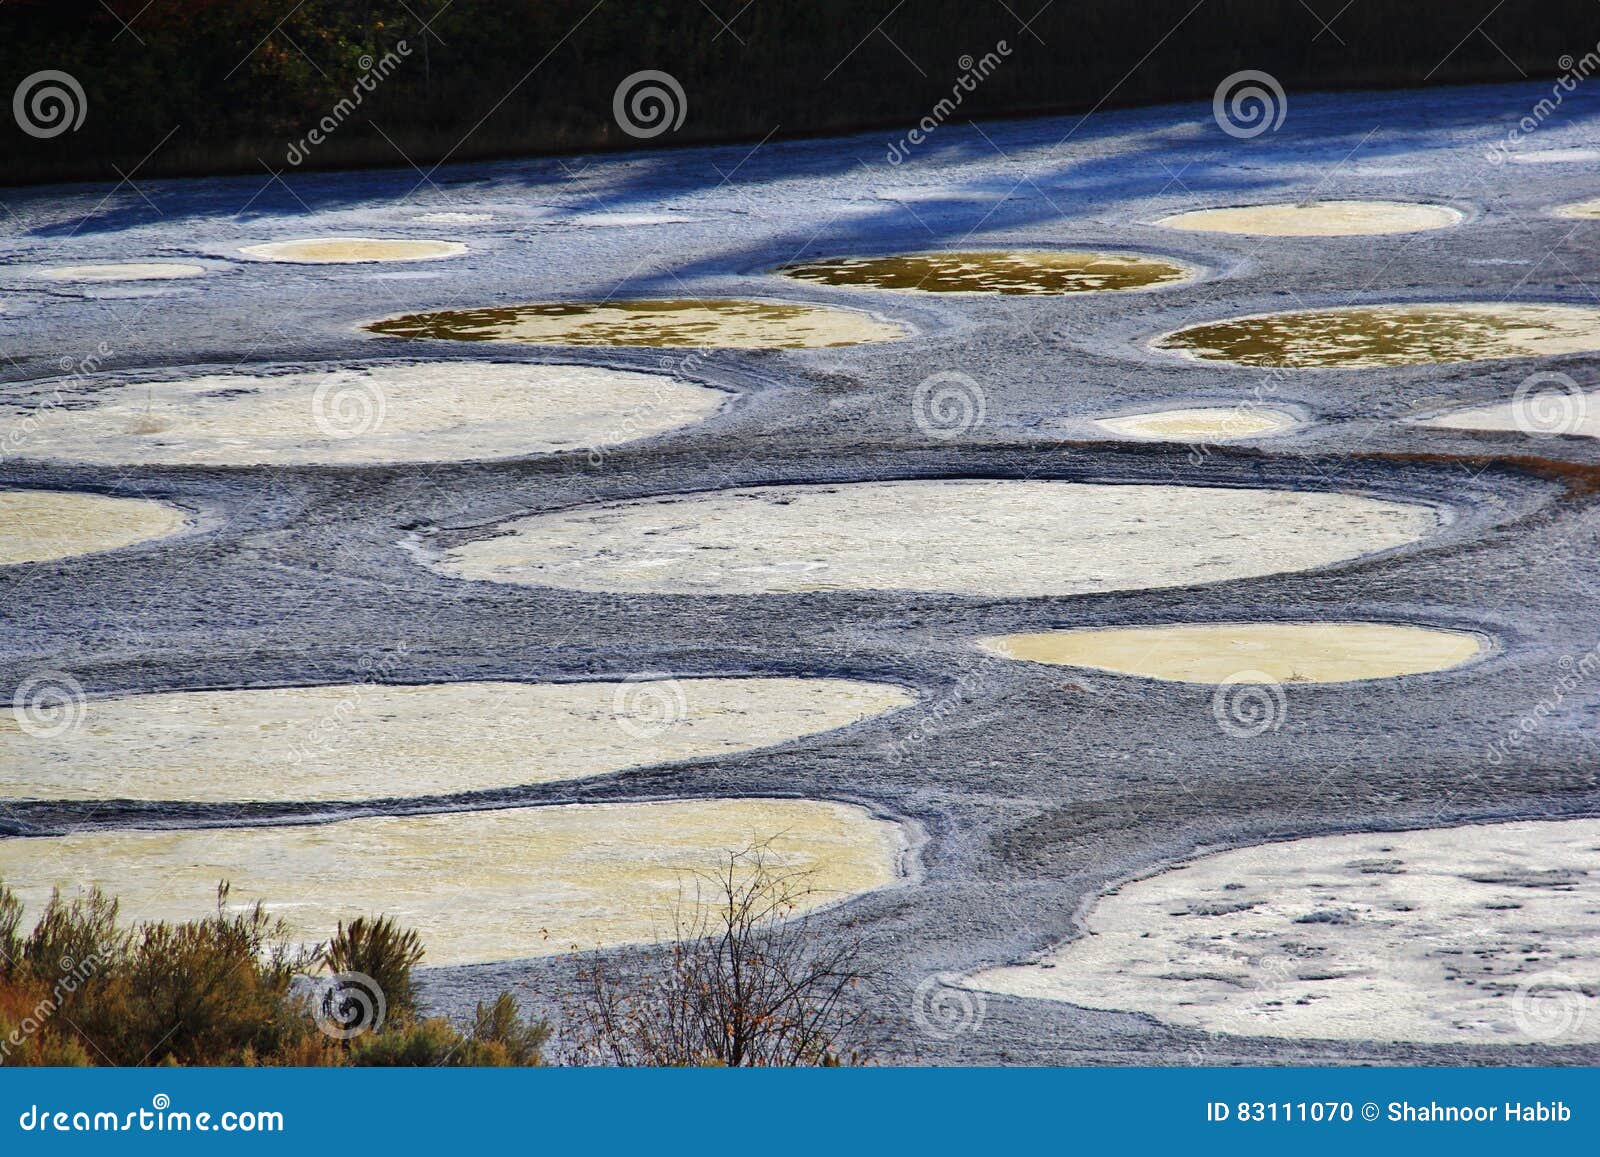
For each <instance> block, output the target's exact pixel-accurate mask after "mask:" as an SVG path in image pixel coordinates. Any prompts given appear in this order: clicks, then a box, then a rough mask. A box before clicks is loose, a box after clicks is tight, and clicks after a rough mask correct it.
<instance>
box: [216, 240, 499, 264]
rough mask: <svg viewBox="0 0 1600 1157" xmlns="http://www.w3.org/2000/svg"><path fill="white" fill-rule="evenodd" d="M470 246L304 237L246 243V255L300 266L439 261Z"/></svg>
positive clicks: (453, 242)
mask: <svg viewBox="0 0 1600 1157" xmlns="http://www.w3.org/2000/svg"><path fill="white" fill-rule="evenodd" d="M466 251H467V247H466V246H465V245H463V244H462V243H461V242H459V241H418V240H410V239H406V238H400V237H303V238H298V239H296V240H293V241H267V242H264V243H262V244H260V245H245V246H242V247H241V248H240V250H239V252H240V253H243V254H244V255H245V256H246V257H254V258H257V259H259V260H262V261H285V262H289V263H291V264H297V265H362V264H367V263H369V262H381V261H437V260H438V259H440V258H441V257H459V256H460V255H461V254H463V253H465V252H466Z"/></svg>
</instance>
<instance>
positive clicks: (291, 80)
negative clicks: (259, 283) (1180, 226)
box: [0, 0, 1595, 184]
mask: <svg viewBox="0 0 1600 1157" xmlns="http://www.w3.org/2000/svg"><path fill="white" fill-rule="evenodd" d="M709 4H710V7H709V8H706V7H703V6H702V5H701V4H700V3H698V0H685V2H683V3H666V2H653V3H643V2H639V0H608V2H607V3H604V4H600V5H594V4H593V2H592V0H544V2H541V3H510V4H508V3H503V2H495V0H404V2H402V0H363V2H354V3H352V2H347V0H306V2H305V3H302V4H296V3H295V0H151V2H150V3H148V4H144V3H142V2H140V0H106V3H104V4H102V3H101V2H100V0H11V2H10V3H7V4H5V5H3V6H0V65H3V67H0V82H3V85H4V88H5V90H6V91H7V92H15V91H16V90H17V89H18V88H19V86H22V85H23V83H24V81H25V80H27V79H30V78H31V77H33V76H34V75H35V74H38V73H40V72H44V71H47V70H48V71H52V72H60V73H65V74H67V76H69V77H71V78H72V79H73V81H74V82H75V83H76V85H77V86H78V88H79V89H80V90H81V93H82V108H81V111H82V120H81V123H78V124H77V127H76V128H70V127H66V128H64V129H63V131H61V132H59V133H55V134H54V135H50V136H47V137H41V136H38V135H35V134H29V133H26V132H24V131H23V129H22V128H21V127H20V126H19V125H18V123H17V122H16V119H15V118H14V117H8V118H3V123H0V148H3V156H4V158H5V159H4V162H3V165H0V182H3V183H5V184H26V183H40V182H53V181H70V180H105V179H109V180H120V179H121V178H122V177H123V176H124V175H129V176H136V177H139V178H148V177H158V176H192V175H201V174H221V173H260V174H265V173H266V172H289V173H292V172H301V171H308V170H320V169H348V168H367V167H382V168H394V167H400V168H409V167H410V166H412V165H415V166H418V167H420V168H422V169H424V170H426V169H427V168H428V167H430V166H432V165H435V164H438V163H441V162H444V161H468V160H488V159H496V158H504V157H510V156H521V155H529V154H550V153H562V152H579V151H604V150H614V149H637V148H645V147H663V146H675V145H690V144H707V143H715V142H736V141H762V140H767V139H775V138H789V137H807V136H820V135H828V134H840V133H849V132H858V131H871V130H876V129H883V130H884V131H885V134H886V135H885V141H884V146H885V148H888V147H889V146H890V145H891V144H892V143H893V141H894V140H895V139H898V138H899V137H900V136H901V135H902V133H903V132H904V130H905V129H906V127H907V126H909V125H915V124H918V123H920V122H921V121H923V120H924V119H926V118H928V117H930V116H933V115H934V110H937V109H940V108H941V107H942V106H941V102H948V101H949V100H950V94H951V91H952V85H955V84H958V83H959V82H960V81H961V80H962V79H963V78H964V77H970V75H971V69H972V64H973V62H974V61H975V60H978V59H986V60H987V59H990V58H991V55H993V58H994V59H996V60H998V62H999V63H998V64H997V65H996V66H995V67H993V68H991V69H987V70H985V71H984V73H983V75H982V76H981V78H980V79H978V80H977V81H976V82H974V83H972V84H971V85H970V86H968V85H964V84H963V85H962V86H961V91H962V93H963V101H962V104H961V107H960V109H959V110H958V112H957V113H956V116H955V119H957V120H965V119H968V118H972V119H993V118H997V117H1019V116H1030V115H1046V114H1062V113H1074V112H1076V113H1085V114H1086V113H1089V112H1091V111H1094V110H1097V109H1104V108H1112V107H1126V106H1131V105H1144V104H1155V103H1163V102H1171V101H1181V100H1193V99H1209V98H1210V97H1211V96H1212V94H1213V92H1214V90H1215V89H1216V86H1217V85H1218V84H1219V83H1220V82H1221V81H1222V80H1223V79H1224V78H1225V77H1227V76H1229V75H1230V74H1232V73H1235V72H1239V71H1242V70H1247V69H1248V70H1259V71H1263V72H1267V73H1269V74H1271V75H1272V76H1273V77H1275V78H1276V79H1277V80H1278V81H1279V82H1280V83H1281V84H1282V85H1283V86H1284V88H1285V89H1286V90H1288V91H1289V93H1290V94H1291V98H1292V94H1293V93H1294V92H1295V91H1304V90H1308V89H1341V88H1343V89H1348V88H1407V87H1416V86H1420V85H1424V84H1463V83H1484V82H1506V81H1521V80H1524V79H1528V78H1534V77H1548V76H1555V75H1557V74H1559V73H1561V72H1562V71H1563V70H1564V68H1565V67H1566V65H1565V64H1564V63H1563V62H1570V61H1571V60H1572V59H1574V58H1576V57H1580V56H1583V55H1584V54H1586V53H1588V52H1591V51H1593V50H1594V49H1595V43H1594V39H1593V38H1591V39H1590V40H1587V41H1584V42H1573V36H1572V35H1571V33H1570V32H1568V31H1564V30H1568V29H1572V28H1583V27H1586V26H1587V24H1588V23H1592V21H1593V7H1592V4H1590V3H1588V0H1581V2H1580V0H1549V2H1547V3H1539V4H1535V3H1533V2H1532V0H1507V2H1506V3H1505V4H1503V5H1501V6H1499V7H1498V8H1496V9H1495V10H1494V11H1493V12H1491V13H1490V14H1489V15H1488V16H1487V17H1486V18H1485V17H1484V16H1483V13H1481V12H1479V11H1478V10H1477V9H1476V8H1470V7H1468V6H1463V5H1461V4H1459V3H1455V2H1454V0H1417V3H1414V4H1412V5H1411V6H1409V7H1408V8H1407V10H1406V12H1405V13H1404V16H1403V17H1401V16H1398V15H1397V14H1396V13H1395V10H1394V9H1393V6H1392V5H1386V4H1382V3H1378V2H1377V0H1356V3H1355V4H1353V5H1350V6H1348V7H1347V8H1346V9H1344V10H1342V11H1340V12H1339V14H1338V15H1337V16H1333V14H1332V12H1331V11H1330V12H1328V13H1324V16H1323V17H1318V16H1317V15H1316V14H1315V13H1313V12H1312V11H1311V10H1310V9H1309V8H1307V7H1306V6H1304V5H1302V4H1299V3H1296V2H1295V0H1201V3H1200V4H1198V5H1197V4H1196V3H1195V0H1149V2H1148V3H1144V4H1139V5H1128V4H1126V3H1122V2H1121V0H1081V2H1079V3H1076V4H1072V5H1066V4H1054V5H1049V6H1046V7H1045V8H1044V10H1043V11H1042V12H1039V13H1038V14H1037V16H1036V17H1032V16H1031V15H1030V12H1029V11H1027V10H1025V9H1017V10H1016V12H1017V15H1016V16H1015V17H1013V16H1011V15H1008V14H1007V11H1006V10H1005V9H1004V8H1003V7H1000V6H988V5H972V4H969V3H965V2H963V0H919V2H918V3H915V4H907V5H905V6H903V7H896V6H895V5H894V4H893V3H892V2H890V0H884V2H882V3H874V4H865V5H863V4H860V3H857V2H856V0H761V2H760V3H749V0H709ZM1330 17H1331V21H1330V23H1329V24H1328V25H1326V26H1325V25H1324V24H1323V20H1324V19H1325V18H1330ZM1030 19H1031V23H1028V24H1027V26H1026V27H1024V21H1029V20H1030ZM1586 22H1587V23H1586ZM1475 28H1476V30H1475ZM1002 41H1003V42H1005V44H1006V51H1005V52H1004V53H1000V54H996V47H995V46H996V45H997V44H998V43H1000V42H1002ZM1152 46H1154V47H1152ZM647 71H649V72H660V73H666V74H668V75H669V76H670V77H671V78H672V79H673V80H674V81H675V82H676V84H677V85H678V86H679V87H681V90H682V93H683V107H682V108H680V109H678V110H676V111H677V112H678V113H679V114H680V115H681V117H682V119H681V124H680V127H678V128H677V129H676V130H673V131H662V132H659V133H657V132H654V131H652V132H651V133H649V134H648V135H645V136H635V135H629V134H628V133H627V132H625V131H623V129H622V128H620V127H619V124H618V121H617V119H616V113H615V112H614V102H615V100H616V99H617V95H618V89H619V86H621V85H622V82H623V81H624V80H626V79H627V78H629V77H630V76H632V75H633V74H636V73H640V72H647ZM58 91H59V90H58ZM65 92H66V99H67V100H68V101H69V102H70V101H73V100H75V99H76V97H75V94H73V93H72V91H71V89H70V88H68V89H66V90H65ZM670 95H671V94H670V92H669V93H668V99H670ZM43 111H44V112H45V113H46V114H48V112H49V110H48V109H44V110H43ZM67 115H68V117H69V119H73V118H74V116H75V114H74V113H68V114H67ZM672 115H673V114H672V113H670V112H669V114H668V116H669V118H670V117H672ZM661 127H663V128H665V127H667V126H661Z"/></svg>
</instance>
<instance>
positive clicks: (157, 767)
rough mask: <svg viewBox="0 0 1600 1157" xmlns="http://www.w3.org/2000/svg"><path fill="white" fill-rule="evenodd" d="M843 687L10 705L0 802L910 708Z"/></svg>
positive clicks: (691, 750)
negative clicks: (60, 727)
mask: <svg viewBox="0 0 1600 1157" xmlns="http://www.w3.org/2000/svg"><path fill="white" fill-rule="evenodd" d="M912 699H913V696H912V695H911V694H910V693H909V692H908V691H906V690H904V689H902V688H900V687H896V686H890V685H887V684H881V683H866V682H858V681H854V680H848V679H803V678H774V679H766V678H754V677H752V678H730V679H691V678H683V679H650V680H631V681H624V682H586V683H508V682H466V683H428V684H420V685H403V686H397V685H386V684H377V683H350V684H335V685H331V686H320V687H278V688H269V689H257V690H244V691H173V692H162V693H157V694H148V695H126V696H119V697H116V698H110V699H96V700H91V701H89V702H88V703H87V704H85V705H84V710H83V712H82V720H81V721H80V722H79V724H78V725H77V726H75V727H74V728H72V729H71V730H70V731H67V732H64V733H62V734H59V735H53V734H51V735H39V734H35V733H30V732H29V731H27V730H24V728H23V727H22V725H21V721H20V720H16V719H13V718H12V716H11V715H10V714H9V713H7V714H0V798H5V799H80V800H81V799H138V800H183V801H195V802H216V803H222V802H239V803H245V802H258V801H266V802H282V803H290V802H297V801H328V800H364V799H381V798H406V797H412V796H432V795H447V794H452V793H456V792H467V791H484V790H491V789H496V788H509V787H517V786H520V785H523V784H533V783H550V782H554V781H558V780H569V779H583V778H586V777H589V776H594V775H602V774H605V773H607V772H614V771H621V770H623V769H625V768H629V767H642V766H647V765H652V764H657V763H667V762H672V761H676V760H683V759H708V758H715V757H718V756H726V755H731V754H736V753H740V752H745V751H751V750H754V749H757V748H762V747H769V746H772V745H774V744H780V743H785V742H788V741H790V740H794V739H799V738H802V737H805V736H811V735H817V734H820V733H822V732H826V731H831V730H833V729H835V728H839V727H845V726H848V725H850V724H852V723H856V722H859V721H860V720H863V719H869V718H871V717H873V716H876V715H880V714H883V713H885V712H888V711H893V710H896V709H898V708H900V707H904V706H905V705H907V704H908V703H910V702H912Z"/></svg>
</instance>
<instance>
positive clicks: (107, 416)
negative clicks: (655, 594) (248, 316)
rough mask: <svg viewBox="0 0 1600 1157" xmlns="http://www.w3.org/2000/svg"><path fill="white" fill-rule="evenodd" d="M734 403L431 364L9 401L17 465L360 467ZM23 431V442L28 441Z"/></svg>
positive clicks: (606, 430)
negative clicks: (41, 404)
mask: <svg viewBox="0 0 1600 1157" xmlns="http://www.w3.org/2000/svg"><path fill="white" fill-rule="evenodd" d="M729 397H730V395H729V394H727V393H724V392H722V391H720V390H714V389H710V388H708V387H706V386H700V385H695V384H693V383H690V382H683V381H678V380H676V379H675V378H671V377H667V376H666V375H661V374H648V373H635V372H632V371H624V370H615V369H607V368H604V367H598V366H567V365H563V366H550V365H526V364H512V363H493V362H461V361H449V362H435V363H426V364H420V365H379V366H371V367H363V368H357V369H317V370H307V371H300V372H294V373H279V374H244V373H227V374H209V375H205V376H201V377H194V378H184V379H178V380H173V381H160V382H128V383H122V384H117V385H113V386H110V387H108V388H104V389H99V390H96V391H94V392H92V393H84V394H83V396H82V397H81V399H79V398H74V400H73V404H72V406H70V407H68V406H54V407H50V408H47V409H46V408H35V409H33V410H31V411H29V410H19V409H15V408H12V407H8V406H5V405H0V443H3V442H5V441H11V442H15V443H16V444H17V445H18V447H19V449H18V450H17V451H16V452H15V453H16V456H17V457H23V458H40V459H49V460H55V461H69V462H89V463H95V464H97V465H119V464H140V465H144V464H150V465H196V466H248V465H263V464H271V465H345V464H349V465H360V464H367V463H381V462H454V461H465V460H476V459H494V458H515V457H521V456H524V455H532V454H552V453H559V452H562V451H570V450H576V449H587V448H594V447H611V446H616V445H620V444H622V443H625V442H631V441H634V440H636V439H639V438H648V437H651V436H653V435H656V434H661V433H665V432H667V431H669V430H675V429H680V428H682V427H684V426H689V425H692V424H694V423H695V422H699V421H702V420H704V419H706V418H708V417H710V416H711V415H712V414H714V413H716V412H717V411H718V410H719V409H721V408H722V407H723V406H724V405H725V404H726V403H727V401H728V399H729ZM24 434H26V437H24V436H23V435H24Z"/></svg>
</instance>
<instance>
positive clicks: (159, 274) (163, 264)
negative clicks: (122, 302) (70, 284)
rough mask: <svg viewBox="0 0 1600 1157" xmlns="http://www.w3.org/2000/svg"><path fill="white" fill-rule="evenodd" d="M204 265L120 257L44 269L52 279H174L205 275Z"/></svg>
mask: <svg viewBox="0 0 1600 1157" xmlns="http://www.w3.org/2000/svg"><path fill="white" fill-rule="evenodd" d="M205 272H206V271H205V267H204V266H203V265H186V264H183V263H181V262H176V261H119V262H113V263H110V264H105V265H55V266H52V267H50V268H49V269H41V270H40V271H39V276H40V277H43V278H45V279H47V280H49V281H95V282H99V281H171V280H175V279H179V278H186V277H203V276H205Z"/></svg>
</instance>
